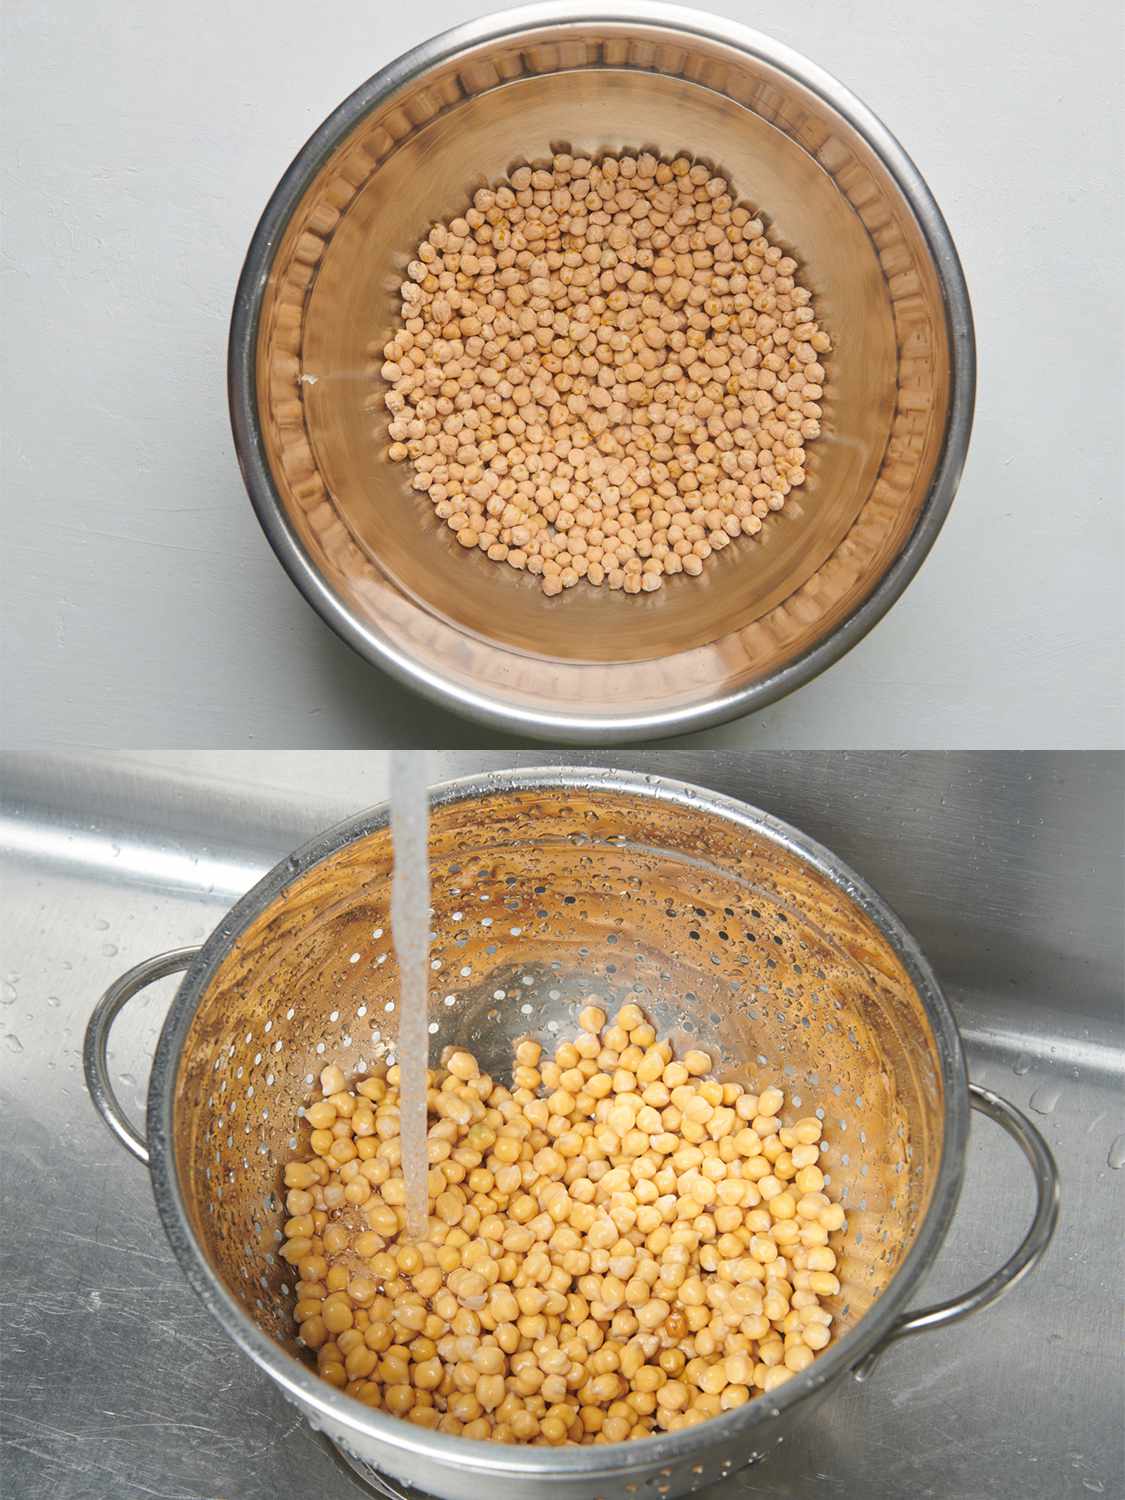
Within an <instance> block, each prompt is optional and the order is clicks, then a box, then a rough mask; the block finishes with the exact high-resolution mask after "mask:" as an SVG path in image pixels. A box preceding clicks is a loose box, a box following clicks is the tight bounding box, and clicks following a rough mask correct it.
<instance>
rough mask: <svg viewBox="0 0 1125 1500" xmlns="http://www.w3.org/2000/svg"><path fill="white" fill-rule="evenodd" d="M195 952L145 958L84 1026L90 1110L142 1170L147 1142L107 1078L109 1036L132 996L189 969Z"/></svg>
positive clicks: (115, 986) (108, 993) (177, 950)
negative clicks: (102, 1121) (92, 1102)
mask: <svg viewBox="0 0 1125 1500" xmlns="http://www.w3.org/2000/svg"><path fill="white" fill-rule="evenodd" d="M198 952H199V949H198V948H174V949H173V950H172V951H171V952H170V953H158V954H157V955H156V957H155V958H146V959H145V960H144V962H143V963H139V964H136V965H134V967H133V968H131V969H129V970H128V971H127V973H124V974H122V975H121V977H120V978H119V979H115V980H114V982H113V983H112V984H111V985H110V987H109V989H108V990H106V992H105V994H104V995H103V996H102V998H101V999H100V1000H99V1001H98V1003H97V1005H96V1006H95V1007H94V1014H93V1015H92V1016H91V1017H90V1020H89V1023H88V1025H87V1027H86V1039H85V1041H84V1043H83V1046H82V1067H83V1070H84V1072H85V1074H86V1087H87V1089H88V1090H89V1092H90V1098H91V1099H92V1100H93V1101H94V1108H95V1109H96V1110H97V1112H98V1114H99V1115H101V1117H102V1119H103V1120H104V1121H105V1123H106V1124H107V1125H108V1126H109V1128H110V1130H112V1132H113V1134H114V1135H115V1136H116V1137H117V1139H118V1140H119V1141H120V1142H121V1144H122V1145H123V1146H124V1147H125V1149H126V1150H127V1151H129V1152H131V1153H132V1155H133V1156H135V1157H136V1158H137V1160H138V1161H141V1162H144V1164H145V1166H146V1167H147V1166H148V1162H149V1155H148V1143H147V1142H146V1140H145V1138H144V1136H143V1135H142V1134H141V1133H140V1131H139V1130H138V1129H137V1128H136V1126H135V1125H134V1124H133V1122H132V1121H131V1120H130V1119H129V1117H128V1115H126V1113H125V1111H124V1110H123V1109H122V1107H121V1103H120V1100H119V1099H118V1097H117V1095H116V1093H115V1092H114V1089H113V1081H112V1079H111V1078H110V1076H109V1059H108V1057H107V1049H108V1047H109V1033H110V1031H111V1030H112V1028H113V1023H114V1021H115V1020H116V1019H117V1016H118V1013H119V1012H120V1011H121V1009H122V1008H123V1006H125V1005H126V1004H127V1003H128V1001H130V1000H132V998H133V996H134V995H139V994H140V992H141V990H143V989H145V988H147V986H148V985H150V984H155V982H156V981H157V980H158V979H165V978H167V976H168V975H169V974H179V973H181V972H182V971H183V970H184V969H187V968H190V967H191V964H192V962H193V961H194V959H195V955H196V954H197V953H198Z"/></svg>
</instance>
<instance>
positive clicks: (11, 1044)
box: [4, 1031, 23, 1052]
mask: <svg viewBox="0 0 1125 1500" xmlns="http://www.w3.org/2000/svg"><path fill="white" fill-rule="evenodd" d="M4 1040H5V1042H7V1044H8V1051H9V1052H22V1051H23V1043H22V1042H21V1041H20V1039H19V1037H18V1036H16V1034H15V1032H14V1031H10V1032H9V1033H8V1035H7V1036H6V1037H5V1038H4Z"/></svg>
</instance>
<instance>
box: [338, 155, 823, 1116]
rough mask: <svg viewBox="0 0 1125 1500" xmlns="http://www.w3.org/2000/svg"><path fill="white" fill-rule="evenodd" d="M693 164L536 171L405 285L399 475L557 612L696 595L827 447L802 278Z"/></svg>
mask: <svg viewBox="0 0 1125 1500" xmlns="http://www.w3.org/2000/svg"><path fill="white" fill-rule="evenodd" d="M683 160H684V159H677V161H675V162H673V161H657V159H656V158H655V157H652V156H649V155H647V154H644V155H642V156H641V157H636V156H634V155H632V154H631V153H624V154H622V155H620V156H613V155H607V156H604V157H602V158H601V159H600V160H598V161H591V160H587V159H585V158H583V159H580V160H572V159H571V158H570V157H569V156H568V155H567V154H565V153H559V154H556V155H555V156H553V157H552V159H551V161H550V163H549V165H548V166H547V167H540V168H538V169H536V170H535V171H534V172H532V171H531V170H530V169H527V168H523V167H517V168H515V169H514V170H513V171H512V172H511V174H510V175H509V177H508V179H507V180H505V181H503V182H500V183H497V184H495V185H494V186H492V187H488V188H482V189H479V190H478V191H477V192H476V193H475V194H474V196H473V200H472V206H471V207H468V208H467V209H466V210H465V213H464V216H458V217H454V218H451V219H450V220H449V221H448V222H445V223H437V224H434V225H433V226H432V227H431V229H430V231H429V233H428V234H427V236H426V238H425V239H424V240H423V241H422V242H421V244H420V245H419V246H418V247H417V250H416V254H415V256H414V258H413V259H412V260H411V261H410V262H409V264H408V265H407V267H406V273H405V277H404V279H403V281H402V283H401V288H400V295H401V300H402V315H401V319H400V322H399V325H398V327H397V328H396V329H395V331H394V334H393V336H392V338H391V339H390V340H389V341H388V342H387V343H386V344H385V345H384V346H383V351H382V353H383V360H382V363H381V364H380V366H379V370H380V375H381V378H382V379H383V380H384V381H385V382H386V384H387V386H388V389H387V390H386V392H385V395H384V401H385V404H386V407H387V410H388V413H389V415H390V419H391V420H390V422H389V426H388V436H389V438H390V444H389V447H388V450H387V451H388V456H389V457H390V459H391V460H392V462H396V463H399V462H406V463H409V465H410V468H411V471H412V478H411V482H412V485H413V487H414V488H415V489H416V490H418V491H419V492H420V493H423V494H427V495H428V497H429V500H430V502H431V504H432V505H433V507H434V510H435V513H436V514H437V516H438V517H439V519H441V520H442V521H444V522H445V524H446V526H447V527H448V528H449V529H450V530H451V531H452V532H453V533H454V535H455V536H456V539H457V541H458V542H459V543H460V544H461V546H463V547H464V548H465V549H466V550H470V549H471V550H479V551H481V552H483V553H484V554H485V556H486V557H487V558H489V559H490V560H492V561H494V562H507V564H508V565H509V566H510V567H512V568H514V569H517V570H520V571H527V572H529V573H531V574H532V576H534V577H537V578H538V579H539V586H540V588H541V589H542V591H543V593H544V594H545V595H547V596H549V597H550V596H557V595H561V594H562V593H564V591H565V590H567V589H569V588H572V587H573V586H574V585H576V584H577V583H578V582H579V580H580V579H584V580H585V581H586V582H587V583H589V584H590V585H592V586H594V587H608V588H610V589H612V590H620V591H622V592H624V593H626V594H629V595H636V594H640V593H649V592H652V591H653V590H655V589H659V588H660V587H661V586H662V585H663V581H664V578H665V577H666V576H674V575H676V574H685V575H687V576H689V577H698V576H699V575H700V574H701V573H702V571H703V568H704V566H705V563H706V562H707V560H708V559H709V558H710V557H711V556H712V555H713V554H714V553H716V552H718V551H721V550H722V549H723V548H724V547H725V546H726V545H727V544H728V543H729V542H730V541H731V540H732V539H733V538H737V537H739V536H754V535H756V534H757V533H758V532H760V530H761V528H762V517H763V516H766V515H769V514H770V513H771V512H772V511H776V510H780V509H781V508H782V507H783V506H784V504H785V499H786V496H787V495H788V494H790V493H791V492H792V491H793V490H794V489H796V488H798V487H799V486H800V485H802V484H803V483H805V479H806V472H807V471H806V467H805V464H806V461H807V460H806V445H807V444H808V443H810V442H813V441H815V439H816V437H817V436H818V435H819V433H820V431H821V423H820V420H819V418H820V416H821V414H822V412H823V407H822V406H821V405H820V404H819V402H820V399H821V397H822V396H823V394H824V379H825V371H824V367H823V365H822V364H820V362H819V359H820V356H823V355H825V354H827V352H828V351H829V350H830V349H831V347H832V340H831V338H830V336H829V335H828V334H827V333H826V332H824V331H823V330H822V329H820V327H819V326H818V324H817V322H816V319H815V317H814V316H813V312H812V307H811V302H812V298H811V294H810V293H809V292H808V291H807V289H805V288H803V287H801V286H799V285H798V284H797V283H796V281H795V280H794V275H793V273H794V272H796V270H797V263H796V261H795V260H793V259H792V257H789V256H786V255H783V253H782V251H781V249H780V247H778V246H776V245H773V244H771V243H770V241H769V238H768V236H767V235H766V233H765V227H764V225H763V223H762V221H761V220H760V219H756V218H752V217H751V215H750V213H749V211H748V210H746V209H745V208H742V207H738V206H736V205H735V202H734V193H733V190H732V188H731V185H730V183H729V182H728V181H727V180H726V179H725V178H723V177H721V176H714V177H709V176H706V175H705V174H706V169H704V168H703V167H701V166H695V167H693V166H691V164H690V163H685V165H684V169H683V170H680V169H679V162H681V161H683ZM641 161H643V162H645V163H646V167H647V166H648V165H649V164H651V171H648V170H646V171H645V173H644V174H643V176H642V175H640V173H639V170H638V165H637V164H638V162H641ZM693 174H694V175H693ZM700 174H704V178H703V180H702V181H697V178H699V177H700ZM482 203H483V204H487V208H484V209H482V208H481V207H480V206H479V205H480V204H482ZM516 457H518V460H519V461H518V462H517V461H516ZM704 523H705V524H704ZM634 1008H635V1007H634ZM638 1045H646V1046H647V1045H648V1043H647V1042H646V1043H644V1044H640V1043H638ZM520 1061H521V1064H523V1060H522V1059H520ZM523 1065H525V1066H534V1064H533V1063H532V1064H523ZM331 1081H332V1082H336V1077H335V1075H333V1077H332V1080H331ZM336 1092H337V1093H338V1092H340V1090H336ZM326 1097H327V1091H326Z"/></svg>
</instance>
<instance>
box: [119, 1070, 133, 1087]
mask: <svg viewBox="0 0 1125 1500" xmlns="http://www.w3.org/2000/svg"><path fill="white" fill-rule="evenodd" d="M121 1082H122V1083H123V1084H124V1085H125V1087H126V1088H127V1089H132V1088H136V1086H137V1080H136V1079H135V1078H134V1077H133V1075H132V1073H122V1075H121Z"/></svg>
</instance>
